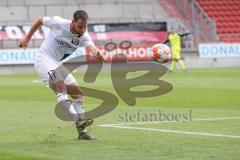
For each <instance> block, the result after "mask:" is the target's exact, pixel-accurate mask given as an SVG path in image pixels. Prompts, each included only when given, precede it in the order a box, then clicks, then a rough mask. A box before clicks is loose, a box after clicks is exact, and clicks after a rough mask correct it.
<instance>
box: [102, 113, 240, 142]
mask: <svg viewBox="0 0 240 160" xmlns="http://www.w3.org/2000/svg"><path fill="white" fill-rule="evenodd" d="M231 119H240V117H219V118H205V119H193V121H219V120H231ZM170 122H177V121H158V122H135V123H118V124H103V125H98V126H100V127H110V128H120V129H131V130H144V131H158V132H163V133H177V134H187V135H200V136H212V137H227V138H240V136H236V135H226V134H221V133H205V132H187V131H180V130H170V129H158V128H142V127H133V126H124V125H131V124H156V123H157V124H158V123H170ZM185 122H191V121H185Z"/></svg>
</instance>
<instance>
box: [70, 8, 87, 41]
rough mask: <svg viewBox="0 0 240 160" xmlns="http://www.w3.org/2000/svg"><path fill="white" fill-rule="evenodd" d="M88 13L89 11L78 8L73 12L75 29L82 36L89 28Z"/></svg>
mask: <svg viewBox="0 0 240 160" xmlns="http://www.w3.org/2000/svg"><path fill="white" fill-rule="evenodd" d="M87 21H88V15H87V12H85V11H83V10H77V11H75V12H74V14H73V20H72V24H73V30H74V32H76V33H77V34H78V35H79V36H82V35H83V34H84V32H85V31H86V28H87Z"/></svg>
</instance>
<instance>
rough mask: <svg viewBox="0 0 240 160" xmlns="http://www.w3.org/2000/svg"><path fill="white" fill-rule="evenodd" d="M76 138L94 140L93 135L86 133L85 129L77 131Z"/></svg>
mask: <svg viewBox="0 0 240 160" xmlns="http://www.w3.org/2000/svg"><path fill="white" fill-rule="evenodd" d="M78 139H85V140H96V138H95V137H93V136H91V135H90V134H88V133H87V132H86V131H81V132H79V135H78Z"/></svg>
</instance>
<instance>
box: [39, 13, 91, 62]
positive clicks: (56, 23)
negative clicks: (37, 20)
mask: <svg viewBox="0 0 240 160" xmlns="http://www.w3.org/2000/svg"><path fill="white" fill-rule="evenodd" d="M70 24H71V21H70V20H67V19H63V18H61V17H58V16H54V17H43V25H45V26H47V27H49V28H50V32H49V34H48V36H47V38H46V39H45V40H44V42H43V43H42V45H41V47H40V51H41V52H43V53H46V54H48V55H49V56H51V57H52V58H53V59H55V60H57V61H61V60H63V59H64V58H66V57H67V56H69V55H70V54H72V53H73V52H74V51H75V50H76V49H77V48H78V47H87V46H90V45H93V42H92V39H91V37H90V36H89V34H88V32H87V31H86V32H85V33H84V34H83V36H81V37H78V35H76V34H74V33H72V32H71V31H70Z"/></svg>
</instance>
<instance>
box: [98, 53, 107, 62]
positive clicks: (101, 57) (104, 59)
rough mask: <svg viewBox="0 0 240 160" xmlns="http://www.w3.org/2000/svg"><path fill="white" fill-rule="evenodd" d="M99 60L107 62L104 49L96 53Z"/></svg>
mask: <svg viewBox="0 0 240 160" xmlns="http://www.w3.org/2000/svg"><path fill="white" fill-rule="evenodd" d="M96 58H97V60H99V61H101V62H105V61H106V58H105V57H104V54H103V51H98V52H97V55H96Z"/></svg>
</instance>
